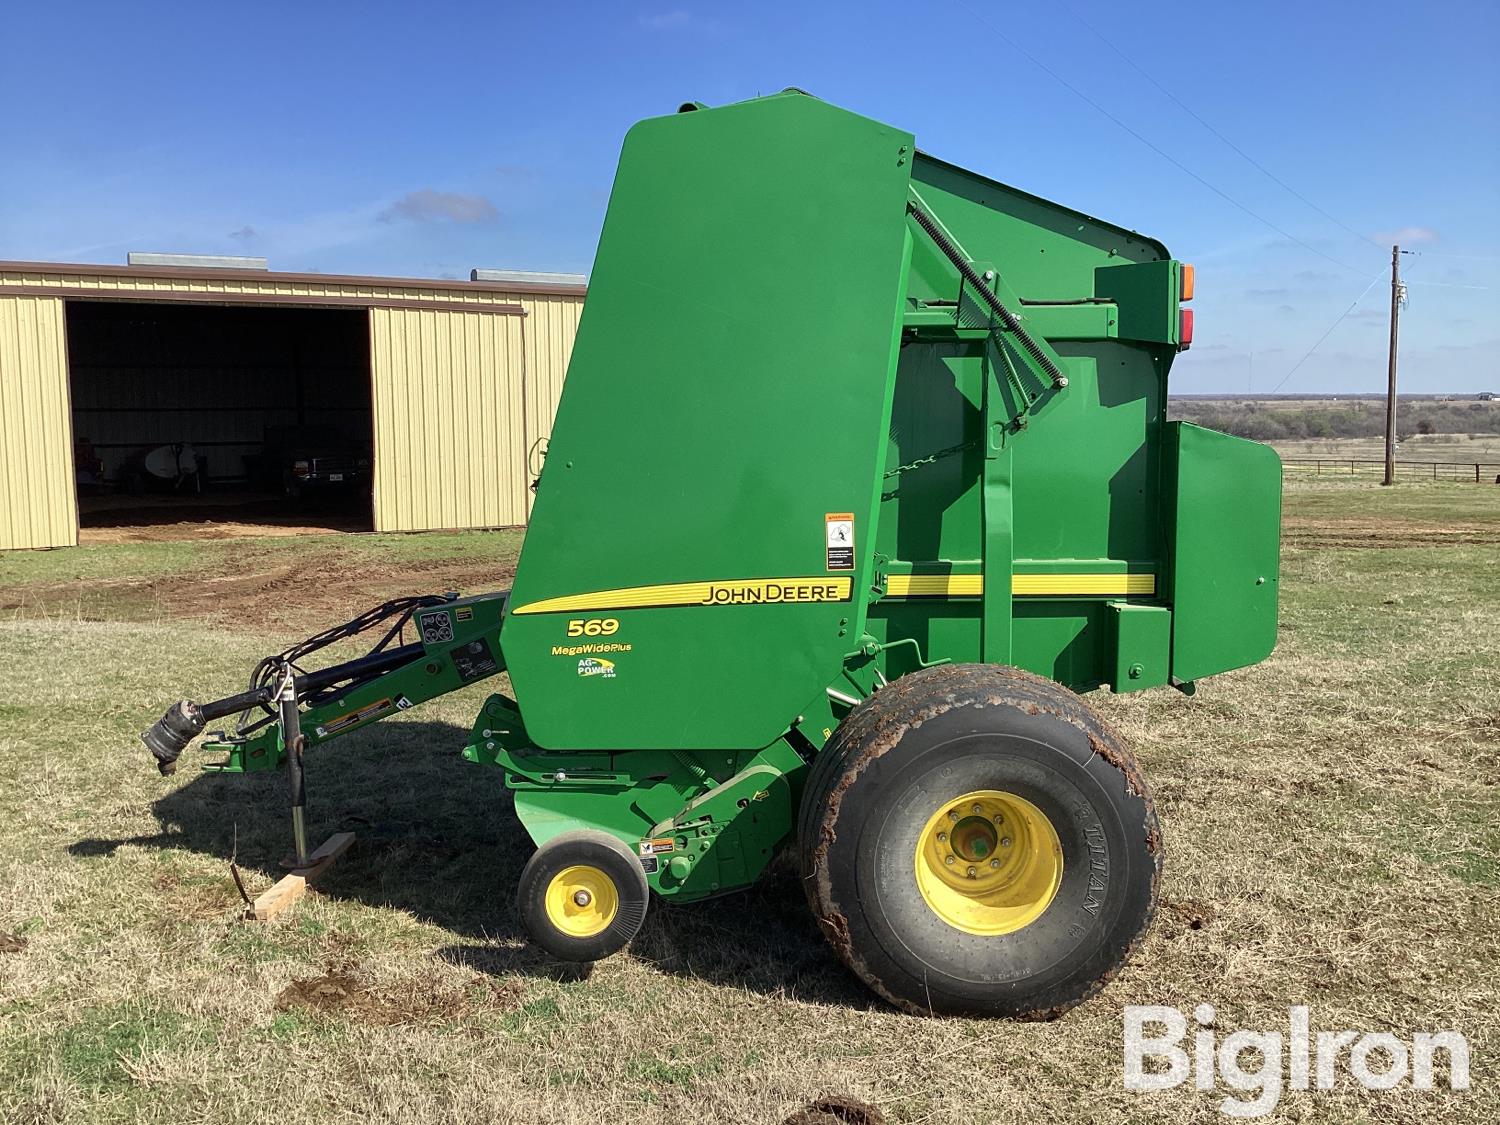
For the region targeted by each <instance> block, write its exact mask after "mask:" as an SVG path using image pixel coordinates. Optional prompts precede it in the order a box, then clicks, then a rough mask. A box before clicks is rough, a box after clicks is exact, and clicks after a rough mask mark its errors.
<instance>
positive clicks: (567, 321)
mask: <svg viewBox="0 0 1500 1125" xmlns="http://www.w3.org/2000/svg"><path fill="white" fill-rule="evenodd" d="M516 299H517V300H519V301H520V303H521V305H522V306H523V307H524V308H525V309H526V329H525V331H526V411H527V417H526V431H527V433H528V434H530V435H531V439H532V440H533V441H535V440H536V439H537V438H538V437H546V436H547V435H548V434H550V433H551V432H552V423H553V421H554V420H555V419H556V418H557V400H558V398H559V397H560V396H561V395H562V385H563V377H564V376H565V375H567V373H568V360H569V359H570V358H572V355H573V338H574V337H575V336H577V335H578V318H579V317H580V316H581V315H582V314H583V299H582V298H581V297H530V296H526V295H521V294H517V295H516Z"/></svg>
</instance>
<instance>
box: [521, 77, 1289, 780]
mask: <svg viewBox="0 0 1500 1125" xmlns="http://www.w3.org/2000/svg"><path fill="white" fill-rule="evenodd" d="M909 198H911V199H916V200H918V201H920V202H921V203H922V204H923V205H924V206H925V207H927V208H928V209H929V210H930V212H931V213H933V214H934V215H936V216H937V218H938V219H939V220H940V221H941V223H942V224H943V225H944V227H945V228H946V230H947V232H948V233H949V234H950V236H951V237H952V238H953V240H954V241H955V242H956V243H958V244H959V245H961V246H962V247H963V248H964V250H965V251H966V253H967V254H969V255H972V261H973V262H974V264H975V265H976V266H977V267H979V268H981V269H992V270H994V271H995V273H996V275H997V278H998V280H997V282H996V285H997V290H998V292H999V293H1000V295H1001V297H1002V299H1003V300H1005V301H1006V303H1007V304H1008V305H1009V306H1010V307H1011V308H1012V309H1014V310H1015V311H1017V312H1019V313H1020V315H1021V316H1022V318H1023V322H1024V323H1025V325H1026V326H1027V327H1028V329H1029V330H1030V331H1031V333H1032V334H1033V335H1034V336H1038V337H1041V338H1042V339H1043V340H1045V342H1046V344H1047V345H1048V346H1049V347H1050V348H1051V349H1052V351H1053V353H1054V354H1055V355H1056V356H1057V357H1058V361H1059V366H1061V368H1062V369H1063V370H1064V371H1065V372H1066V374H1067V376H1068V381H1069V382H1068V386H1067V387H1066V388H1065V389H1061V390H1053V389H1050V388H1049V389H1047V390H1046V392H1045V393H1044V394H1042V395H1041V396H1040V398H1039V401H1038V402H1037V403H1036V405H1035V406H1034V407H1033V408H1032V409H1030V410H1029V411H1026V412H1025V414H1024V416H1023V417H1022V418H1021V419H1020V424H1012V420H1013V417H1014V415H1015V413H1016V407H1017V406H1018V404H1017V403H1016V402H1015V401H1013V400H1012V398H1011V397H1010V392H1009V390H1008V388H1007V387H1006V385H1005V381H1004V378H1003V376H1002V375H1001V374H999V368H1000V366H1001V364H1002V363H1003V357H1001V356H1000V355H999V349H998V348H997V347H996V345H995V343H994V342H993V338H992V337H991V334H990V333H989V332H988V331H987V330H986V328H985V326H984V325H983V324H979V323H976V322H974V320H973V318H972V317H968V318H967V320H966V318H965V317H964V316H963V315H959V314H960V313H961V312H962V311H964V310H959V309H956V308H955V307H954V306H953V305H952V304H951V302H954V301H955V300H958V299H959V297H960V290H961V283H960V278H959V274H958V272H957V271H956V269H955V267H954V266H953V264H952V263H951V262H950V261H948V259H947V258H945V257H944V256H943V255H942V254H941V253H940V252H939V251H938V249H937V248H936V247H935V246H934V244H933V243H932V241H931V240H930V239H928V238H927V237H926V236H925V235H924V233H923V232H922V231H921V230H920V229H918V228H917V227H916V226H915V225H914V223H913V221H912V220H911V218H910V217H909V216H908V214H907V211H906V204H907V202H908V199H909ZM1180 276H1181V271H1180V268H1179V266H1178V264H1177V263H1175V262H1173V261H1172V260H1171V258H1170V255H1169V254H1168V252H1167V250H1166V249H1165V247H1163V246H1162V245H1161V244H1160V243H1158V242H1156V241H1154V240H1152V239H1149V238H1144V237H1142V236H1140V235H1137V234H1133V233H1131V232H1130V231H1127V230H1124V229H1122V228H1120V227H1116V226H1113V225H1110V224H1108V223H1103V222H1100V221H1098V220H1096V219H1091V218H1089V217H1087V216H1085V215H1081V214H1079V213H1077V212H1074V211H1071V210H1068V209H1067V208H1064V207H1061V206H1059V205H1057V204H1055V203H1050V202H1047V201H1045V200H1042V199H1038V198H1035V197H1033V196H1029V195H1026V194H1024V193H1022V192H1019V191H1017V190H1015V189H1013V188H1009V187H1005V186H1004V185H1001V184H997V183H995V182H993V181H990V180H986V179H984V178H982V177H980V176H977V175H975V174H973V173H971V172H967V171H964V170H962V169H959V168H955V167H953V166H952V165H948V164H945V163H943V162H941V161H939V160H936V159H933V158H930V157H928V156H926V155H925V154H922V153H918V152H917V151H916V149H915V143H914V139H913V138H912V136H910V135H909V134H907V133H903V132H901V131H899V130H896V129H892V128H889V127H887V126H884V125H880V124H878V123H875V122H872V121H870V120H868V119H865V118H862V117H859V116H857V115H854V114H851V113H848V112H846V111H844V110H841V109H838V108H836V107H834V106H830V105H828V104H826V103H823V102H820V101H818V100H816V99H813V98H810V97H807V96H805V95H801V94H797V93H787V94H782V95H777V96H774V97H770V98H763V99H758V100H756V101H752V102H746V103H741V104H738V105H731V106H727V107H724V108H720V109H713V110H698V111H695V112H685V113H680V114H677V115H674V116H671V117H663V118H655V119H651V120H648V121H644V122H642V123H640V124H639V125H637V126H636V127H635V128H634V129H632V130H631V132H630V134H629V136H628V137H627V139H626V142H625V146H624V151H623V153H622V156H621V160H620V169H619V173H618V176H617V179H616V182H615V187H614V192H613V195H612V197H611V200H610V206H609V212H608V216H607V218H606V220H605V225H604V231H603V235H602V237H601V240H600V244H599V252H598V256H597V259H596V265H595V270H594V273H593V276H592V279H591V283H590V289H589V297H588V303H587V306H586V308H585V311H584V315H583V321H582V324H581V325H580V328H579V335H578V341H577V345H576V349H575V351H574V354H573V359H572V363H571V366H570V368H569V372H568V378H567V383H566V385H565V387H564V391H563V396H562V401H561V405H560V407H559V411H558V415H557V421H556V425H555V427H554V430H553V435H552V440H551V446H550V450H549V453H548V459H547V465H546V470H545V473H544V475H543V478H542V481H541V483H540V486H539V488H538V492H537V498H536V505H535V510H534V513H533V517H532V523H531V526H530V528H529V530H528V533H527V539H526V544H525V548H524V550H523V553H522V556H521V561H520V567H519V570H518V573H517V575H516V581H515V585H514V588H513V590H512V593H511V599H510V603H509V606H508V609H507V617H506V621H505V626H504V634H503V642H504V648H505V656H506V661H507V664H508V666H509V669H510V672H511V675H512V678H513V681H514V684H515V688H516V695H517V698H518V700H519V701H520V704H521V710H522V712H523V713H524V715H525V718H526V727H527V731H528V734H529V736H530V738H531V739H532V740H533V742H534V743H535V744H536V745H538V746H541V747H546V748H550V749H558V750H562V749H599V750H605V749H616V750H627V749H648V748H661V747H680V748H685V749H705V750H707V749H715V750H717V749H728V750H744V749H755V748H760V747H763V746H766V745H768V744H770V743H771V742H772V741H774V740H775V739H777V738H779V737H781V735H782V734H783V733H785V732H786V731H787V729H788V728H789V727H791V726H793V725H794V724H795V723H796V721H797V719H798V717H799V716H803V717H804V718H805V717H806V716H809V715H815V714H818V713H819V710H820V702H819V701H821V700H823V699H825V698H827V696H826V694H825V693H826V692H827V689H828V688H829V687H830V685H835V686H836V682H837V681H839V680H840V678H841V676H843V674H844V673H845V671H846V667H847V666H848V665H849V664H850V663H851V661H850V660H846V656H851V657H852V656H853V655H854V654H855V653H856V650H858V649H860V647H861V645H862V644H864V645H869V644H870V642H871V641H872V640H873V642H875V643H876V644H879V645H890V644H892V643H893V642H905V641H908V640H910V641H915V642H916V643H915V644H914V645H913V644H907V643H901V644H899V645H897V646H896V647H891V648H883V649H881V650H880V651H879V652H878V653H877V654H876V655H875V657H874V659H873V665H874V667H873V669H871V672H872V674H875V673H877V672H878V674H880V675H884V676H886V677H894V676H896V675H899V674H901V673H903V672H906V671H909V670H911V669H913V668H915V667H917V666H918V662H919V661H922V660H925V661H928V662H931V661H937V660H951V661H955V662H958V661H974V660H987V661H992V662H999V663H1008V664H1015V665H1018V666H1020V667H1023V668H1027V669H1030V670H1032V671H1035V672H1038V673H1041V674H1043V675H1046V676H1049V677H1051V678H1053V679H1056V680H1058V681H1060V682H1062V683H1064V684H1067V685H1069V686H1070V687H1073V688H1076V689H1080V690H1081V689H1085V688H1089V687H1094V686H1098V685H1100V684H1106V683H1107V684H1111V685H1112V686H1113V687H1114V688H1115V689H1116V690H1125V689H1133V688H1139V687H1149V686H1156V685H1160V684H1163V683H1166V682H1168V680H1169V678H1171V677H1173V676H1174V675H1175V676H1176V677H1177V678H1179V679H1181V680H1191V679H1195V678H1197V677H1201V676H1204V675H1208V674H1211V673H1213V672H1217V671H1223V670H1226V669H1229V668H1233V667H1238V666H1241V665H1244V664H1249V663H1253V662H1255V661H1257V660H1259V659H1261V658H1263V657H1264V656H1265V655H1267V653H1269V651H1270V648H1271V645H1272V643H1274V636H1275V618H1276V584H1277V551H1278V521H1279V498H1280V471H1279V464H1278V462H1277V461H1276V458H1275V455H1274V453H1272V452H1271V451H1270V450H1268V449H1266V448H1265V447H1263V446H1259V445H1255V444H1253V443H1246V442H1241V441H1238V440H1236V439H1233V438H1227V437H1224V436H1222V435H1211V436H1210V438H1204V437H1203V436H1201V435H1203V434H1204V432H1203V431H1198V430H1196V429H1194V428H1192V427H1182V426H1179V425H1178V424H1176V423H1169V422H1167V421H1166V419H1165V413H1166V398H1167V373H1168V369H1169V368H1170V366H1171V363H1172V360H1173V358H1174V356H1175V355H1176V353H1177V351H1178V335H1177V334H1178V325H1179V317H1178V308H1179V297H1180V294H1179V285H1180ZM945 302H950V303H945ZM987 385H988V387H989V389H990V392H991V393H990V398H991V400H992V402H991V404H990V407H991V408H990V410H989V412H988V414H987V411H986V388H987ZM935 454H941V455H940V456H938V457H936V459H933V460H927V459H928V458H932V457H933V456H934V455H935ZM924 462H925V463H924ZM903 467H904V468H903ZM831 515H849V516H852V523H853V550H852V552H850V553H848V554H847V555H842V554H840V555H835V554H833V553H831V551H830V548H829V544H828V542H827V535H826V532H827V529H828V525H829V520H828V517H829V516H831ZM1226 568H1227V569H1226ZM1178 591H1182V592H1183V594H1184V595H1185V597H1184V598H1183V600H1182V602H1181V604H1178V602H1177V600H1176V599H1175V598H1174V594H1176V593H1177V592H1178ZM717 599H723V602H724V604H718V603H717ZM788 599H791V600H788ZM705 603H708V604H705ZM1127 610H1128V611H1130V612H1126V611H1127ZM1141 611H1152V612H1141ZM595 619H603V620H606V621H617V622H618V627H617V629H616V631H614V632H612V633H611V634H609V635H608V636H576V637H570V636H569V635H568V630H569V626H570V623H575V624H573V625H572V627H573V629H575V630H577V629H579V628H581V627H583V626H585V625H587V623H588V622H590V621H592V620H595ZM1174 649H1176V650H1180V652H1181V656H1182V660H1175V659H1174ZM601 660H602V661H607V662H608V667H607V668H606V669H605V670H604V671H601V670H600V667H599V666H598V665H599V662H600V661H601ZM1182 661H1186V663H1185V664H1184V663H1183V662H1182ZM866 663H871V661H866ZM1132 671H1133V673H1134V674H1133V675H1132ZM606 672H607V674H605V673H606ZM824 710H826V708H824ZM815 741H816V739H815Z"/></svg>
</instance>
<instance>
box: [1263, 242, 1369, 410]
mask: <svg viewBox="0 0 1500 1125" xmlns="http://www.w3.org/2000/svg"><path fill="white" fill-rule="evenodd" d="M1384 276H1385V270H1384V269H1381V271H1380V272H1379V273H1377V274H1376V275H1375V276H1374V277H1372V278H1370V284H1368V285H1366V286H1365V288H1364V292H1363V293H1361V294H1360V295H1359V296H1358V297H1356V298H1354V300H1352V301H1351V302H1349V307H1348V308H1347V309H1345V310H1344V311H1343V312H1341V313H1339V318H1338V319H1337V320H1335V321H1334V322H1333V323H1332V324H1330V325H1329V326H1328V331H1327V332H1324V333H1323V335H1321V336H1319V337H1318V341H1317V343H1315V344H1314V345H1313V346H1312V347H1310V348H1308V349H1307V351H1306V353H1305V354H1304V355H1303V356H1302V358H1301V359H1299V360H1298V361H1297V362H1296V363H1294V364H1293V365H1292V369H1291V370H1290V371H1288V372H1287V373H1286V374H1285V375H1283V376H1282V378H1281V382H1279V383H1277V384H1276V386H1274V387H1272V388H1271V393H1272V394H1273V395H1274V394H1275V393H1276V392H1277V391H1279V390H1281V388H1282V387H1284V386H1286V384H1287V380H1288V379H1290V378H1291V377H1292V376H1293V375H1295V374H1297V371H1298V369H1299V368H1301V366H1302V365H1303V364H1304V363H1306V362H1307V361H1308V359H1310V358H1311V357H1312V354H1313V352H1315V351H1317V350H1318V348H1320V347H1321V346H1322V345H1323V341H1324V340H1326V339H1328V337H1330V336H1332V335H1333V330H1334V329H1335V328H1337V327H1338V326H1339V325H1340V324H1343V323H1344V318H1345V317H1346V316H1348V315H1349V314H1350V313H1352V312H1353V311H1354V307H1355V306H1356V305H1358V304H1359V303H1360V302H1361V301H1363V300H1364V299H1365V297H1366V295H1367V294H1368V293H1369V292H1370V290H1371V289H1374V288H1375V283H1376V282H1377V281H1379V280H1380V279H1381V278H1382V277H1384Z"/></svg>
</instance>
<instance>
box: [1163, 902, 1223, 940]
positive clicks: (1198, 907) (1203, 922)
mask: <svg viewBox="0 0 1500 1125" xmlns="http://www.w3.org/2000/svg"><path fill="white" fill-rule="evenodd" d="M1161 905H1162V910H1163V911H1164V912H1165V913H1166V916H1167V917H1168V918H1169V919H1170V920H1171V921H1172V922H1175V923H1176V925H1175V926H1174V927H1173V932H1172V933H1171V934H1170V935H1169V936H1170V937H1179V936H1181V934H1183V933H1186V932H1187V931H1188V930H1202V929H1207V928H1208V925H1209V924H1210V923H1211V922H1212V921H1213V920H1214V908H1213V907H1212V906H1209V905H1208V904H1207V903H1204V902H1197V901H1195V900H1193V899H1183V900H1182V901H1181V902H1163V903H1162V904H1161Z"/></svg>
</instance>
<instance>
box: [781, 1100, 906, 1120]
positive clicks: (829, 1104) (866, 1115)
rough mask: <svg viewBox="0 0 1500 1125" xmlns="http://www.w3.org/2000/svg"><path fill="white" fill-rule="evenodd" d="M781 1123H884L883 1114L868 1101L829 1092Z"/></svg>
mask: <svg viewBox="0 0 1500 1125" xmlns="http://www.w3.org/2000/svg"><path fill="white" fill-rule="evenodd" d="M782 1125H885V1114H884V1113H883V1112H881V1110H880V1109H879V1108H878V1107H876V1106H873V1105H871V1104H870V1103H869V1102H862V1101H860V1100H859V1099H858V1098H851V1097H849V1096H848V1095H846V1094H831V1095H829V1096H828V1097H826V1098H819V1099H818V1100H817V1101H814V1102H809V1103H808V1104H807V1105H805V1106H803V1107H802V1108H801V1109H799V1110H798V1111H797V1112H796V1113H794V1114H792V1115H791V1116H790V1117H788V1118H787V1119H786V1121H784V1122H783V1123H782Z"/></svg>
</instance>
